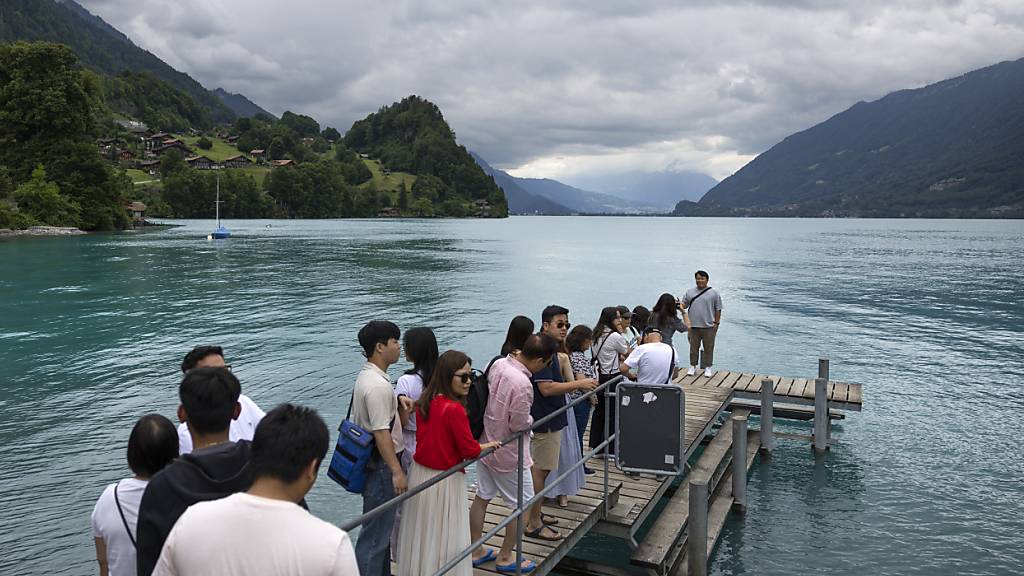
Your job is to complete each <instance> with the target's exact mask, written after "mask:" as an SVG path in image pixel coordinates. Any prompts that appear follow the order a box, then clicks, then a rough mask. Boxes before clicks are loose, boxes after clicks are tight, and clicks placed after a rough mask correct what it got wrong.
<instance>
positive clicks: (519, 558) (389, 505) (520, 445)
mask: <svg viewBox="0 0 1024 576" xmlns="http://www.w3.org/2000/svg"><path fill="white" fill-rule="evenodd" d="M622 379H623V377H622V376H621V375H620V376H616V377H615V378H612V379H611V380H609V381H607V382H605V383H604V384H601V385H599V386H597V387H596V388H594V389H593V390H591V391H590V392H587V393H586V394H583V395H581V396H580V397H578V398H575V399H574V400H572V401H571V402H568V403H566V405H565V406H563V407H561V408H559V409H558V410H555V411H554V412H552V413H551V414H548V415H547V416H545V417H543V418H541V419H540V420H537V421H536V422H534V423H533V426H531V427H530V428H528V429H526V430H521V431H519V432H515V433H514V434H512V435H510V436H509V437H508V438H505V439H503V440H501V445H502V446H505V445H508V444H510V443H511V442H513V441H514V442H516V443H517V449H518V451H519V454H518V457H517V460H516V463H517V464H518V466H517V468H518V472H519V477H518V482H517V486H516V508H515V510H513V511H512V513H511V514H509V516H508V517H506V518H505V519H504V520H502V521H501V522H499V523H498V524H497V525H496V526H495V527H494V528H491V529H490V530H489V531H488V532H487V533H486V534H484V535H483V536H481V537H480V538H479V539H478V540H476V541H475V542H472V543H470V545H469V547H467V548H465V549H463V550H462V551H461V552H459V553H458V554H456V555H455V557H454V558H451V559H450V560H449V561H448V562H447V563H446V564H445V565H444V566H442V567H441V568H440V569H439V570H438V571H437V572H435V573H434V576H440V575H441V574H444V573H446V572H448V571H449V570H451V569H452V568H454V567H455V566H456V565H458V563H459V562H461V561H462V560H463V559H465V558H466V557H467V556H469V555H470V554H472V553H473V550H476V549H477V548H479V547H480V546H482V545H483V544H484V543H485V542H487V541H488V540H490V539H491V538H493V537H494V536H495V535H496V534H497V533H498V531H499V530H501V529H502V528H505V527H506V526H508V525H509V524H511V523H512V521H514V520H516V519H518V518H520V517H521V516H522V515H523V514H524V513H525V512H526V511H527V510H529V509H530V507H532V506H533V505H534V504H535V503H537V502H538V501H540V500H541V499H542V498H544V497H545V495H547V494H548V493H549V491H551V490H553V489H554V488H555V487H556V486H557V485H558V483H560V482H561V481H562V480H564V479H565V478H567V477H568V476H569V475H570V474H572V473H574V472H575V471H576V470H577V469H578V468H579V467H580V466H583V465H585V464H586V462H587V460H589V459H590V458H592V457H593V456H594V455H596V454H598V453H604V480H603V482H602V488H601V494H602V498H601V500H602V502H603V506H604V515H605V516H607V514H608V447H609V446H610V445H611V443H612V442H613V441H614V440H615V436H616V434H612V435H610V436H609V435H608V432H609V424H610V423H609V418H610V416H609V413H610V408H611V402H613V400H612V399H613V398H614V397H615V394H614V393H610V394H609V393H606V394H604V402H605V410H604V440H603V441H602V442H601V443H600V444H598V445H597V446H596V447H594V448H591V449H590V451H589V452H587V453H585V454H583V456H582V457H581V458H580V460H579V461H578V462H576V463H575V464H573V466H572V467H571V468H570V469H569V470H566V471H565V472H563V473H562V474H561V475H559V476H557V477H556V478H555V479H554V480H551V481H546V482H545V483H544V489H543V490H541V491H540V492H537V493H535V494H534V496H533V498H531V499H530V500H529V501H527V502H523V473H524V471H523V455H524V452H525V449H524V448H525V445H524V442H526V441H528V440H529V438H528V434H529V433H530V432H532V431H533V430H534V429H535V428H537V427H538V426H543V425H544V424H547V423H548V422H550V421H551V420H553V419H555V418H557V417H558V416H559V415H561V414H565V413H566V412H568V411H569V409H570V408H572V407H573V406H576V405H577V404H579V403H581V402H583V401H588V402H589V399H590V397H591V396H594V395H596V394H598V393H599V392H604V391H606V390H609V389H611V388H612V387H613V386H614V385H616V384H618V383H619V382H621V381H622ZM524 438H526V440H524ZM495 450H498V448H490V449H487V450H484V451H483V452H481V453H480V455H479V456H477V457H476V458H473V459H472V460H465V461H463V462H460V463H459V464H456V465H455V466H452V467H451V468H449V469H448V470H446V471H444V472H442V473H441V474H438V475H437V476H434V477H433V478H431V479H430V480H428V481H426V482H424V483H422V484H419V485H417V486H416V487H415V488H411V489H410V490H407V491H406V492H405V493H403V494H400V495H398V496H395V497H394V498H392V499H391V500H388V501H387V502H385V503H383V504H381V505H380V506H377V507H376V508H374V509H373V510H370V511H369V512H367V513H365V514H363V515H362V516H359V517H358V518H354V519H352V520H349V521H348V522H345V523H344V524H341V526H340V528H341V529H342V530H345V531H346V532H348V531H351V530H352V529H353V528H356V527H357V526H361V525H363V524H365V523H366V522H368V521H370V520H372V519H374V518H376V517H377V516H380V515H381V514H384V513H385V512H388V511H389V510H391V509H393V508H396V507H397V506H399V505H400V504H402V503H403V502H405V501H406V500H409V499H410V498H413V497H415V496H417V495H419V494H420V493H421V492H424V491H425V490H427V489H428V488H430V487H431V486H434V485H436V484H438V483H440V482H442V481H443V480H445V479H447V478H449V477H450V476H452V475H453V474H457V473H459V472H461V471H463V470H465V469H466V467H468V466H469V465H470V464H473V463H475V462H478V461H480V460H481V459H482V458H484V457H486V456H488V455H490V454H492V453H494V451H495ZM524 528H525V523H524V522H519V523H518V525H517V531H516V532H517V533H516V572H515V573H516V574H517V575H519V574H522V569H523V530H524ZM399 561H401V559H399ZM537 567H538V568H539V567H540V566H539V564H538V566H537ZM534 570H536V568H534Z"/></svg>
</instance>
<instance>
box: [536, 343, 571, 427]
mask: <svg viewBox="0 0 1024 576" xmlns="http://www.w3.org/2000/svg"><path fill="white" fill-rule="evenodd" d="M545 380H549V381H552V382H564V381H565V380H564V379H563V378H562V369H561V366H559V364H558V354H557V353H556V354H554V355H553V356H552V357H551V364H549V365H548V366H547V368H544V369H543V370H541V371H540V372H537V373H536V374H534V375H533V378H531V381H532V382H533V406H531V407H530V415H531V416H533V420H534V422H536V421H538V420H540V419H541V418H544V417H545V416H547V415H548V414H551V413H552V412H555V411H556V410H558V409H559V408H562V407H563V406H565V394H555V395H554V396H545V395H543V394H541V393H540V388H538V387H537V382H543V381H545ZM568 425H569V418H568V416H566V413H565V412H562V413H561V414H559V415H558V416H555V417H554V418H552V419H551V420H550V421H549V422H547V423H546V424H544V425H543V426H538V427H537V428H534V431H536V432H554V431H556V430H561V429H562V428H565V427H566V426H568Z"/></svg>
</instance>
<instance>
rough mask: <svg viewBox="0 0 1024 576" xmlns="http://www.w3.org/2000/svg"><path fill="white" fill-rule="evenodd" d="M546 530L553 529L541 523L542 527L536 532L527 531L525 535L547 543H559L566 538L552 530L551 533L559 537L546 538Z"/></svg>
mask: <svg viewBox="0 0 1024 576" xmlns="http://www.w3.org/2000/svg"><path fill="white" fill-rule="evenodd" d="M545 528H548V529H549V530H550V529H551V526H548V525H547V524H543V523H541V526H540V528H537V529H536V530H527V531H526V532H525V533H524V535H526V536H529V537H530V538H536V539H538V540H547V541H549V542H558V541H559V540H561V539H562V538H564V537H565V536H563V535H562V534H560V533H558V532H556V531H555V530H551V531H552V532H555V534H558V536H557V537H555V538H551V537H549V536H544V535H543V533H544V529H545ZM514 569H515V568H514V565H513V570H514Z"/></svg>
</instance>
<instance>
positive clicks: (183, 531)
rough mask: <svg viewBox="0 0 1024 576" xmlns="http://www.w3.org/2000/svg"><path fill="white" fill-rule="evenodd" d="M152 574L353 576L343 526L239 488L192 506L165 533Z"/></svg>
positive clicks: (355, 575)
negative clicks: (167, 532)
mask: <svg viewBox="0 0 1024 576" xmlns="http://www.w3.org/2000/svg"><path fill="white" fill-rule="evenodd" d="M153 574H154V575H176V574H182V575H188V576H234V575H238V576H247V575H251V574H277V575H293V576H300V575H303V576H304V575H309V576H327V575H331V576H358V575H359V568H358V566H357V565H356V554H355V550H353V549H352V541H351V540H349V537H348V534H346V533H345V532H344V531H343V530H341V529H340V528H338V527H337V526H334V525H332V524H329V523H327V522H324V521H323V520H320V519H319V518H317V517H316V516H313V515H312V514H310V513H309V512H307V511H306V510H303V509H302V508H301V507H300V506H299V505H298V504H295V503H294V502H285V501H284V500H272V499H269V498H261V497H259V496H252V495H250V494H246V493H244V492H239V493H236V494H232V495H231V496H228V497H227V498H222V499H220V500H212V501H209V502H199V503H197V504H193V505H192V506H190V507H189V508H188V510H186V511H185V513H184V514H182V515H181V518H178V521H177V523H175V524H174V528H173V529H172V530H171V533H170V535H168V536H167V541H166V542H165V543H164V548H163V550H162V551H161V553H160V560H159V561H157V564H156V569H155V570H154V571H153Z"/></svg>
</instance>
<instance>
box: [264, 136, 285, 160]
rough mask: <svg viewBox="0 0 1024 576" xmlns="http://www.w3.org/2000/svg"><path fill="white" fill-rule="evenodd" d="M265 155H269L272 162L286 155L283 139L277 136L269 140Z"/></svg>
mask: <svg viewBox="0 0 1024 576" xmlns="http://www.w3.org/2000/svg"><path fill="white" fill-rule="evenodd" d="M267 153H269V154H270V157H271V158H272V159H274V160H280V159H281V158H284V156H285V154H287V153H288V148H287V146H285V143H284V139H283V138H281V137H279V136H278V137H275V138H274V139H273V140H271V142H270V147H269V148H267Z"/></svg>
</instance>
